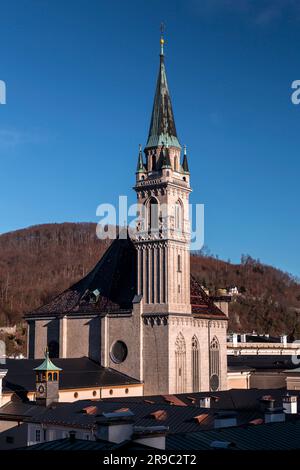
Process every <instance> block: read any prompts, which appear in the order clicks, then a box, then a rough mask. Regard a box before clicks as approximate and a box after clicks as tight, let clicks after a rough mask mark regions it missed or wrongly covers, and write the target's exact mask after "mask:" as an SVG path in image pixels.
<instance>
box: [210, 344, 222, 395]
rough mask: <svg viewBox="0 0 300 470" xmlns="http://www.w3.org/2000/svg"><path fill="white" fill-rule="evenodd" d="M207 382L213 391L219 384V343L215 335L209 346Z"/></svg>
mask: <svg viewBox="0 0 300 470" xmlns="http://www.w3.org/2000/svg"><path fill="white" fill-rule="evenodd" d="M209 383H210V390H211V391H213V392H215V391H216V390H219V386H220V344H219V341H218V339H217V337H216V336H214V337H213V339H212V340H211V342H210V346H209Z"/></svg>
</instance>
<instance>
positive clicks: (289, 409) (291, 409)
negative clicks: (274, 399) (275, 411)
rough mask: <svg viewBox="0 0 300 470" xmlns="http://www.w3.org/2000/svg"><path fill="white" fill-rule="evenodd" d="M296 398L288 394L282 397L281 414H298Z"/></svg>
mask: <svg viewBox="0 0 300 470" xmlns="http://www.w3.org/2000/svg"><path fill="white" fill-rule="evenodd" d="M297 401H298V397H297V396H295V395H294V396H292V395H289V394H288V393H287V394H286V395H285V396H283V397H282V406H283V412H284V413H285V414H287V415H296V414H297V412H298V403H297Z"/></svg>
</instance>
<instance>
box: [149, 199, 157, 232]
mask: <svg viewBox="0 0 300 470" xmlns="http://www.w3.org/2000/svg"><path fill="white" fill-rule="evenodd" d="M158 218H159V210H158V202H157V200H156V199H155V198H154V197H153V198H151V199H150V201H149V203H148V228H149V230H150V231H151V230H157V229H158Z"/></svg>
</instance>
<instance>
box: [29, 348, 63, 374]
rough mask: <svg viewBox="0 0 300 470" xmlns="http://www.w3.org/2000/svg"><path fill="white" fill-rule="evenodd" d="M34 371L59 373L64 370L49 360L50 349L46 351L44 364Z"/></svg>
mask: <svg viewBox="0 0 300 470" xmlns="http://www.w3.org/2000/svg"><path fill="white" fill-rule="evenodd" d="M34 370H41V371H57V370H62V369H60V367H57V366H55V365H54V364H53V362H52V361H51V360H50V358H49V351H48V348H47V349H46V351H45V360H44V362H42V364H41V365H40V366H38V367H36V368H35V369H34Z"/></svg>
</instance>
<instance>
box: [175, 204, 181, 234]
mask: <svg viewBox="0 0 300 470" xmlns="http://www.w3.org/2000/svg"><path fill="white" fill-rule="evenodd" d="M182 214H183V211H182V204H181V201H177V202H176V204H175V229H176V230H181V229H182Z"/></svg>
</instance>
